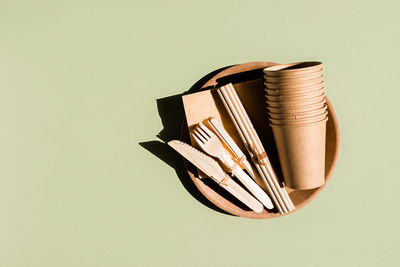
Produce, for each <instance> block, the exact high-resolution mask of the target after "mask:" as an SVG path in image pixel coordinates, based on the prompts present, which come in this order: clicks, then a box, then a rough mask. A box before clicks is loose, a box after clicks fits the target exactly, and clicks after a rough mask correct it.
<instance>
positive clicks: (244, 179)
mask: <svg viewBox="0 0 400 267" xmlns="http://www.w3.org/2000/svg"><path fill="white" fill-rule="evenodd" d="M220 159H221V161H222V162H223V164H225V165H226V167H228V168H232V167H234V168H233V169H232V173H233V175H234V176H236V177H237V178H238V179H239V181H240V182H241V183H242V184H243V185H244V186H245V187H246V188H247V189H248V190H249V191H250V192H251V193H252V194H253V195H254V196H255V198H257V199H258V200H259V201H260V202H261V203H262V204H263V205H264V206H265V207H266V208H267V209H273V208H274V204H272V201H271V199H270V198H269V196H268V195H267V194H266V193H265V192H264V190H262V189H261V187H260V186H259V185H258V184H256V182H254V180H253V179H251V178H250V176H248V175H247V174H246V173H245V172H244V171H243V170H242V169H241V168H240V167H239V166H238V165H236V164H235V162H234V161H233V160H232V158H231V157H230V156H229V155H227V154H226V153H224V154H223V155H221V158H220Z"/></svg>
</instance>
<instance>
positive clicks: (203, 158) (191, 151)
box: [168, 140, 263, 213]
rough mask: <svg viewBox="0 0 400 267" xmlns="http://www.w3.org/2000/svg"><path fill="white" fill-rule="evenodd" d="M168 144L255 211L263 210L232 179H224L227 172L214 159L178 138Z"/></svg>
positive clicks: (255, 200)
mask: <svg viewBox="0 0 400 267" xmlns="http://www.w3.org/2000/svg"><path fill="white" fill-rule="evenodd" d="M168 145H169V146H171V147H172V148H173V149H175V150H176V151H177V152H178V153H179V154H181V155H182V156H183V157H185V158H186V159H187V160H188V161H190V162H191V163H193V165H195V166H196V167H197V168H199V169H200V170H201V171H202V172H204V173H205V174H206V175H207V176H209V177H211V178H212V179H213V180H214V181H215V182H217V183H218V184H219V185H220V186H221V187H223V188H224V189H225V190H227V191H228V192H229V193H231V194H232V195H233V196H234V197H236V198H237V199H239V200H240V201H241V202H243V203H244V204H245V205H246V206H247V207H249V208H250V209H252V210H254V211H255V212H257V213H260V212H262V211H263V205H262V204H261V203H260V202H259V201H258V200H257V199H255V198H254V197H253V196H252V195H250V194H249V193H248V192H247V191H246V190H244V189H243V188H242V187H241V186H240V185H238V184H237V183H236V182H235V181H234V180H232V179H230V178H229V179H226V178H227V173H226V172H225V171H224V170H223V169H222V167H221V166H220V165H219V164H218V162H217V161H216V160H214V159H213V158H212V157H210V156H208V155H206V154H204V153H203V152H201V151H199V150H197V149H196V148H194V147H192V146H190V145H188V144H186V143H183V142H181V141H178V140H172V141H170V142H168Z"/></svg>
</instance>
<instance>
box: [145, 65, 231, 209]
mask: <svg viewBox="0 0 400 267" xmlns="http://www.w3.org/2000/svg"><path fill="white" fill-rule="evenodd" d="M228 67H229V66H228ZM228 67H224V68H221V69H218V70H215V71H213V72H211V73H209V74H207V75H206V76H204V77H203V78H201V79H200V80H199V81H197V82H196V83H195V84H194V85H193V86H192V87H191V88H190V89H189V90H187V91H185V92H183V93H181V94H178V95H174V96H169V97H165V98H160V99H157V100H156V102H157V109H158V114H159V116H160V119H161V122H162V125H163V129H162V130H161V131H160V132H159V133H158V134H157V137H158V138H159V139H161V140H162V141H160V140H152V141H147V142H140V143H139V145H140V146H142V147H143V148H144V149H146V150H147V151H149V152H150V153H152V154H153V155H154V156H156V157H158V158H159V159H160V160H162V161H164V162H165V163H167V164H168V165H169V166H171V167H172V168H174V169H175V172H176V174H177V176H178V178H179V180H180V181H181V183H182V185H183V186H184V187H185V189H186V190H187V191H188V192H189V193H190V194H191V195H192V196H193V197H194V198H195V199H197V200H198V201H199V202H200V203H202V204H203V205H205V206H207V207H209V208H211V209H213V210H215V211H218V212H221V213H224V214H228V213H227V212H225V211H223V210H221V209H220V208H218V207H217V206H215V205H214V204H213V203H211V202H210V201H209V200H208V199H207V198H206V197H205V196H203V194H202V193H201V192H200V191H199V190H198V189H197V187H196V186H195V185H194V183H193V181H192V180H191V178H190V176H189V174H188V172H187V169H186V166H185V162H184V159H183V158H182V156H181V155H180V154H178V152H176V151H175V150H174V149H172V148H171V147H170V146H168V145H167V144H166V143H167V142H168V141H171V140H174V139H177V140H181V130H182V123H183V122H184V119H185V111H184V108H183V102H182V96H183V95H186V94H190V93H194V92H199V91H201V90H207V89H210V88H201V87H202V86H203V85H204V84H205V83H206V82H207V81H208V80H210V79H211V78H212V77H213V76H215V75H216V74H217V73H219V72H221V71H222V70H224V69H226V68H228ZM188 167H189V166H188Z"/></svg>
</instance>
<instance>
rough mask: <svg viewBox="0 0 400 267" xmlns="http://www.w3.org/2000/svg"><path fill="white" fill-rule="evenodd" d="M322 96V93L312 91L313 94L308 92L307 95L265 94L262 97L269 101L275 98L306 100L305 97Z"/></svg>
mask: <svg viewBox="0 0 400 267" xmlns="http://www.w3.org/2000/svg"><path fill="white" fill-rule="evenodd" d="M317 93H318V95H316V94H317ZM324 94H325V92H324V91H314V92H308V93H304V94H295V95H270V94H267V93H265V94H264V96H265V97H266V98H267V99H269V97H273V98H276V97H277V98H281V97H283V98H299V99H308V98H307V96H313V97H314V95H316V96H321V95H324ZM309 98H312V97H309ZM277 101H287V100H284V99H282V100H280V99H279V100H277Z"/></svg>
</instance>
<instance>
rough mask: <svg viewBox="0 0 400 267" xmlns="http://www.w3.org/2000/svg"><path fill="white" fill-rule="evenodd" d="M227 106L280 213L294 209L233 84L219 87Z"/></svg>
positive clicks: (219, 92)
mask: <svg viewBox="0 0 400 267" xmlns="http://www.w3.org/2000/svg"><path fill="white" fill-rule="evenodd" d="M218 94H219V95H220V97H221V100H222V101H223V103H224V105H225V107H226V109H227V110H229V114H230V116H231V119H232V120H233V121H234V122H235V123H234V124H235V126H236V127H237V130H238V132H240V136H241V138H242V141H243V142H244V143H245V144H246V148H247V149H248V152H249V153H250V155H252V157H253V161H254V163H255V165H256V168H257V170H258V172H259V174H260V176H261V178H262V179H263V181H264V183H265V184H266V185H267V189H268V191H269V193H270V195H271V197H272V199H273V200H274V202H275V205H276V206H277V207H278V210H279V212H280V213H282V214H283V213H287V212H289V211H292V210H294V205H293V203H292V201H291V200H290V197H289V195H288V194H287V192H286V190H285V188H284V187H281V186H280V185H279V182H278V180H277V177H276V174H275V172H274V170H273V169H272V166H271V164H270V162H269V160H268V157H267V154H266V152H265V150H264V148H263V146H262V144H261V141H260V139H259V137H258V135H257V133H256V132H255V130H254V128H253V126H252V124H251V121H250V119H249V117H248V115H247V113H246V111H245V110H244V108H243V105H242V104H241V102H240V99H239V97H238V96H237V94H236V92H235V89H234V88H233V85H232V84H228V85H226V86H222V87H220V88H219V89H218Z"/></svg>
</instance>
